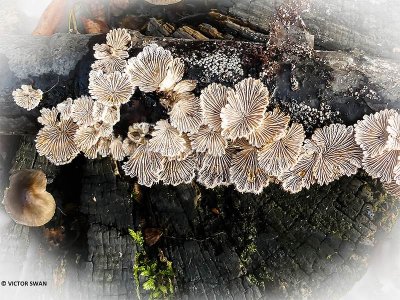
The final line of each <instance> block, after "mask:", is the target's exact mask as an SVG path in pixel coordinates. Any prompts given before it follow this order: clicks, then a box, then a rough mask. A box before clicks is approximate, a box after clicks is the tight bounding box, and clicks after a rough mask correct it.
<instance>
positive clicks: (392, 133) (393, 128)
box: [386, 112, 400, 150]
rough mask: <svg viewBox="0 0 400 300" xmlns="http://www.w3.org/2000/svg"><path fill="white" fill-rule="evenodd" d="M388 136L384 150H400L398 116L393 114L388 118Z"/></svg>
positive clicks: (399, 117)
mask: <svg viewBox="0 0 400 300" xmlns="http://www.w3.org/2000/svg"><path fill="white" fill-rule="evenodd" d="M386 130H387V132H388V134H389V136H388V140H387V142H386V149H388V150H400V114H399V113H397V112H396V113H395V114H394V115H392V116H390V117H389V120H388V127H387V128H386Z"/></svg>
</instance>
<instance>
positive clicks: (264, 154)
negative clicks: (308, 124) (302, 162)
mask: <svg viewBox="0 0 400 300" xmlns="http://www.w3.org/2000/svg"><path fill="white" fill-rule="evenodd" d="M304 138H305V134H304V129H303V126H302V125H301V124H297V123H294V124H292V126H291V127H290V128H289V129H288V131H287V132H286V133H285V135H284V136H282V137H281V138H279V139H278V140H276V141H273V142H271V143H269V144H266V145H265V146H264V147H262V148H261V150H260V152H259V154H258V162H259V163H260V167H261V168H263V169H264V171H265V172H266V173H267V174H268V175H270V176H275V177H279V176H281V175H282V174H283V172H285V171H287V170H289V169H290V168H291V167H293V166H294V165H295V164H296V163H297V161H298V158H299V156H300V152H301V149H302V145H303V142H304Z"/></svg>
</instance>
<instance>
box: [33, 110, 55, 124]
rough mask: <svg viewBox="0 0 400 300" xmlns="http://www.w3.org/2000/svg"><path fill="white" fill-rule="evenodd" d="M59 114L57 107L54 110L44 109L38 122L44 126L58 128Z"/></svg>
mask: <svg viewBox="0 0 400 300" xmlns="http://www.w3.org/2000/svg"><path fill="white" fill-rule="evenodd" d="M58 114H59V112H58V110H57V108H55V107H53V108H52V109H49V108H42V109H41V110H40V117H39V118H38V122H39V123H40V124H42V125H44V126H56V125H57V123H58Z"/></svg>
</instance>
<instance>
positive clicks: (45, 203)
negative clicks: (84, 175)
mask: <svg viewBox="0 0 400 300" xmlns="http://www.w3.org/2000/svg"><path fill="white" fill-rule="evenodd" d="M46 185H47V179H46V175H45V174H44V173H43V171H41V170H21V171H18V172H16V173H14V174H12V175H11V177H10V187H9V188H7V189H6V191H5V194H4V200H3V204H4V207H5V210H6V212H7V213H8V214H9V215H10V217H11V218H12V219H13V220H14V221H15V222H16V223H18V224H21V225H25V226H33V227H36V226H42V225H44V224H46V223H48V222H49V221H50V220H51V219H52V218H53V216H54V213H55V210H56V202H55V201H54V198H53V196H52V195H51V194H50V193H48V192H47V191H46Z"/></svg>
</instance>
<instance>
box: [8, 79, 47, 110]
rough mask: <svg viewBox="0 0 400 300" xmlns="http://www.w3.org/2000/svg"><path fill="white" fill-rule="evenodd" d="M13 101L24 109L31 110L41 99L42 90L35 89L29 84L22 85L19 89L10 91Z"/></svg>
mask: <svg viewBox="0 0 400 300" xmlns="http://www.w3.org/2000/svg"><path fill="white" fill-rule="evenodd" d="M12 95H13V97H14V102H15V103H16V104H17V105H18V106H19V107H22V108H24V109H26V110H32V109H34V108H35V107H37V106H38V105H39V103H40V100H42V97H43V92H42V91H41V90H35V89H34V88H33V87H32V86H31V85H22V86H21V88H20V89H16V90H15V91H13V92H12Z"/></svg>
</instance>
